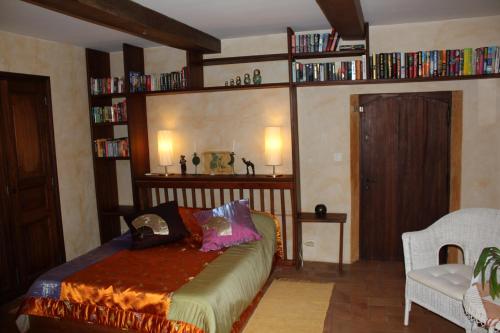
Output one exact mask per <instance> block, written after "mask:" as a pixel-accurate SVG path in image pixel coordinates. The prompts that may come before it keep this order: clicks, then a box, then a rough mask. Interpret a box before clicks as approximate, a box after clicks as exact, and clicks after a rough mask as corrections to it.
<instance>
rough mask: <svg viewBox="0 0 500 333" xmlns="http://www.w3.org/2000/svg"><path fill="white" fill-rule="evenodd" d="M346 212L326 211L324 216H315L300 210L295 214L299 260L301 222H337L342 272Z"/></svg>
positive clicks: (340, 269)
mask: <svg viewBox="0 0 500 333" xmlns="http://www.w3.org/2000/svg"><path fill="white" fill-rule="evenodd" d="M346 219H347V214H344V213H327V214H326V216H325V217H317V216H316V214H314V213H308V212H301V213H299V214H298V216H297V221H298V229H299V230H298V237H299V244H300V245H299V246H300V260H301V261H302V260H303V259H302V223H338V224H339V225H340V233H339V273H342V261H343V258H342V257H343V252H344V250H343V249H344V223H345V222H346Z"/></svg>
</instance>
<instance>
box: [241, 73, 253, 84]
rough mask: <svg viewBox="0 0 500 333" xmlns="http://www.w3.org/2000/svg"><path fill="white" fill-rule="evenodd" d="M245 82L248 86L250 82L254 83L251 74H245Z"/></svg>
mask: <svg viewBox="0 0 500 333" xmlns="http://www.w3.org/2000/svg"><path fill="white" fill-rule="evenodd" d="M243 82H244V83H245V85H246V86H248V85H249V84H250V83H252V79H251V78H250V74H248V73H246V74H245V76H244V77H243Z"/></svg>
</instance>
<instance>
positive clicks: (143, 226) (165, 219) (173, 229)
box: [124, 201, 188, 249]
mask: <svg viewBox="0 0 500 333" xmlns="http://www.w3.org/2000/svg"><path fill="white" fill-rule="evenodd" d="M124 218H125V222H127V225H128V227H129V229H130V232H131V234H132V249H145V248H148V247H153V246H157V245H160V244H166V243H172V242H175V241H178V240H180V239H182V238H184V237H186V236H187V235H188V231H187V230H186V227H185V226H184V223H182V219H181V216H180V215H179V210H178V207H177V202H175V201H171V202H167V203H164V204H160V205H158V206H156V207H152V208H148V209H145V210H143V211H139V212H136V213H133V214H130V215H127V216H125V217H124Z"/></svg>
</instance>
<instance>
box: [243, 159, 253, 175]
mask: <svg viewBox="0 0 500 333" xmlns="http://www.w3.org/2000/svg"><path fill="white" fill-rule="evenodd" d="M241 160H242V161H243V163H245V165H246V166H247V176H248V175H250V172H249V170H248V168H249V167H250V168H252V175H253V176H255V165H254V164H253V163H252V162H251V161H247V160H246V159H245V158H242V159H241Z"/></svg>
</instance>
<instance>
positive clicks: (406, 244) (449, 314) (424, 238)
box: [402, 208, 500, 331]
mask: <svg viewBox="0 0 500 333" xmlns="http://www.w3.org/2000/svg"><path fill="white" fill-rule="evenodd" d="M402 238H403V251H404V259H405V270H406V292H405V317H404V324H405V325H408V322H409V315H410V310H411V303H412V302H415V303H417V304H419V305H421V306H423V307H425V308H427V309H429V310H430V311H432V312H435V313H437V314H439V315H440V316H442V317H444V318H446V319H448V320H450V321H452V322H454V323H455V324H457V325H459V326H461V327H463V328H465V329H466V330H467V331H469V330H470V327H471V324H470V322H469V320H468V319H467V317H466V316H465V313H464V310H463V306H462V299H463V296H464V293H465V291H466V290H467V289H468V288H469V286H470V281H471V278H472V272H473V267H474V264H475V261H476V260H477V258H478V257H479V255H480V253H481V251H482V249H483V248H485V247H488V246H499V245H500V210H496V209H487V208H468V209H462V210H459V211H456V212H453V213H450V214H448V215H446V216H443V217H442V218H440V219H439V220H438V221H436V222H435V223H434V224H432V225H431V226H430V227H428V228H426V229H424V230H420V231H414V232H406V233H404V234H403V236H402ZM445 245H457V246H458V247H460V248H461V249H462V251H463V253H464V264H463V265H462V264H446V265H439V250H440V249H441V248H442V247H443V246H445Z"/></svg>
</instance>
